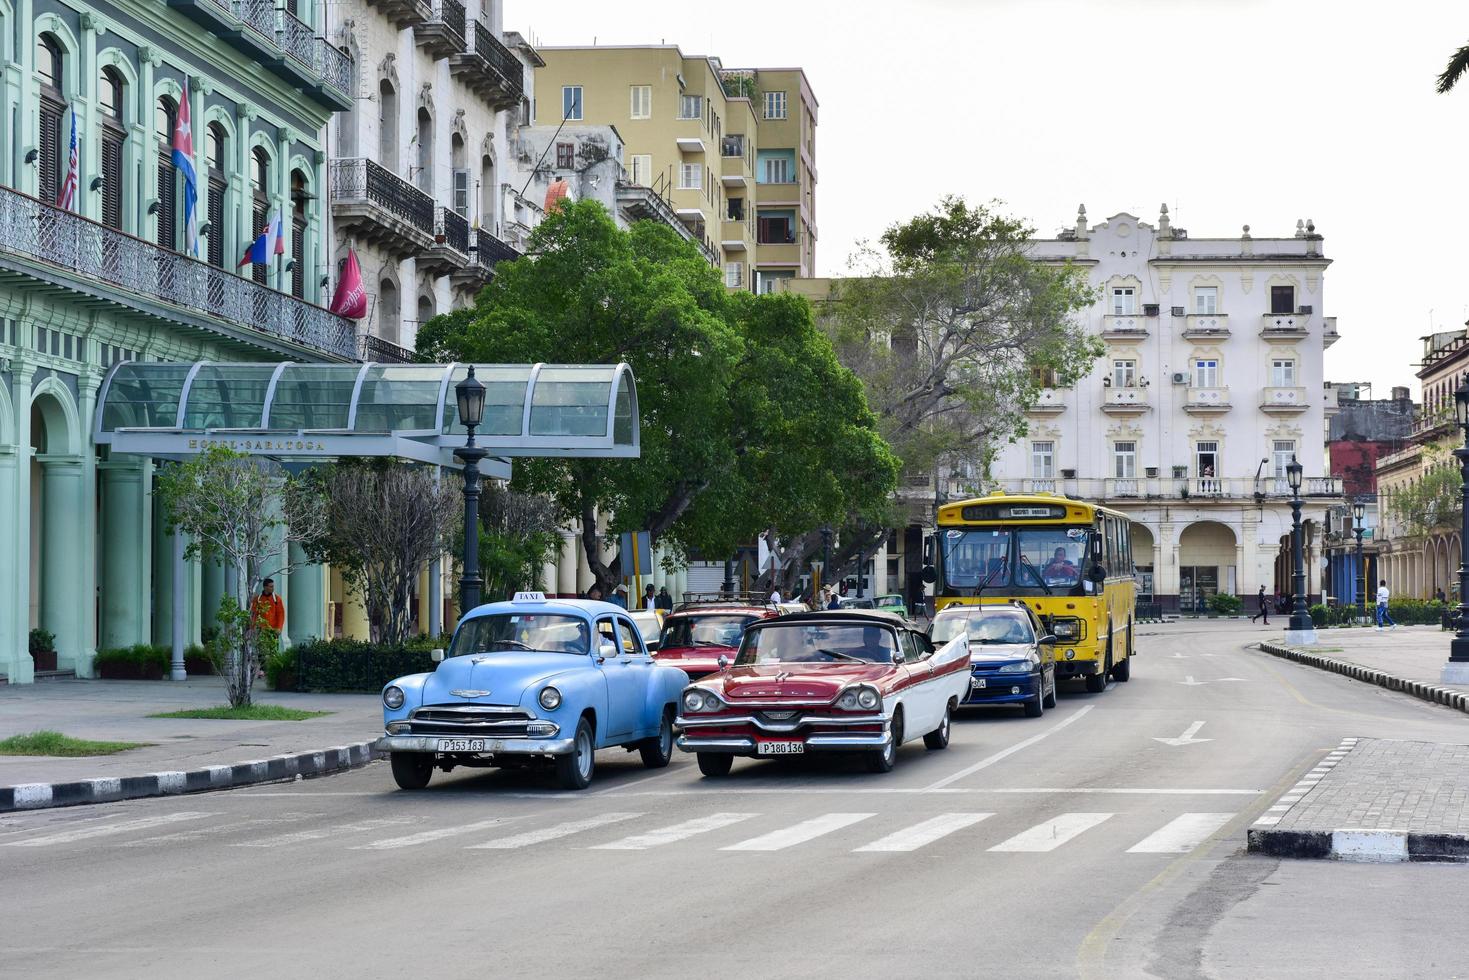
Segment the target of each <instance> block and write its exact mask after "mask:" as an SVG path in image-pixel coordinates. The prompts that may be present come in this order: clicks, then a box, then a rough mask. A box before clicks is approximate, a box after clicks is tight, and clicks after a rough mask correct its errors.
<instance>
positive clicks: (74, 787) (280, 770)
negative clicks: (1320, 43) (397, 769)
mask: <svg viewBox="0 0 1469 980" xmlns="http://www.w3.org/2000/svg"><path fill="white" fill-rule="evenodd" d="M372 744H373V743H372V742H354V743H353V744H351V745H339V746H336V747H334V748H329V749H317V750H316V751H314V752H299V753H296V754H294V755H277V756H272V757H270V758H269V759H252V760H250V761H248V762H238V763H235V764H234V765H232V766H209V767H207V768H204V769H190V770H188V771H186V772H184V771H177V772H155V773H149V774H148V775H146V776H112V777H109V778H105V779H83V780H79V781H77V782H72V783H25V784H22V785H20V786H0V813H8V812H11V811H15V810H42V809H46V808H47V807H58V806H83V805H86V804H91V803H113V802H116V801H118V800H137V799H143V798H144V797H149V796H175V795H178V794H180V793H203V792H208V791H210V790H222V789H234V788H236V787H238V786H254V785H257V784H259V783H279V782H288V781H291V780H295V779H309V778H312V777H314V776H327V775H330V774H332V773H336V772H346V771H347V770H349V769H358V768H361V767H362V766H365V765H367V764H368V763H369V762H372V761H373V760H374V759H378V758H381V757H382V754H381V753H378V752H374V751H373V749H372Z"/></svg>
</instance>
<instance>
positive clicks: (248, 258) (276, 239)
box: [240, 208, 286, 265]
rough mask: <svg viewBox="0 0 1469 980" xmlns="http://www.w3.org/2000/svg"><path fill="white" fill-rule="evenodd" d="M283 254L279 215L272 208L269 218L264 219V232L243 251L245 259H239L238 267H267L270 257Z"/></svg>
mask: <svg viewBox="0 0 1469 980" xmlns="http://www.w3.org/2000/svg"><path fill="white" fill-rule="evenodd" d="M285 254H286V240H285V239H284V238H282V237H281V213H280V212H279V211H277V210H275V209H274V208H272V209H271V211H270V216H269V217H267V218H266V219H265V230H264V231H262V232H261V233H260V237H259V238H257V239H255V241H253V242H251V243H250V247H249V248H247V249H245V257H244V258H242V259H240V265H267V264H269V263H270V259H271V256H273V255H285Z"/></svg>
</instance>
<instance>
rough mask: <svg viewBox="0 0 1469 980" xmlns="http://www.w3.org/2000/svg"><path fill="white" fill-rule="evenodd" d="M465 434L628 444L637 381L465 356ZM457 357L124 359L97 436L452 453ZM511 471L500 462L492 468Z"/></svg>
mask: <svg viewBox="0 0 1469 980" xmlns="http://www.w3.org/2000/svg"><path fill="white" fill-rule="evenodd" d="M474 371H475V377H476V378H477V379H478V380H479V381H480V383H481V384H483V385H484V386H485V411H484V421H483V423H482V424H481V425H480V426H479V428H478V429H477V430H476V431H475V443H476V444H477V445H479V446H483V447H484V448H485V449H487V450H488V451H489V452H490V454H491V456H492V457H501V458H505V459H509V458H512V457H516V456H585V457H603V458H609V457H610V458H623V459H630V458H636V457H637V456H638V453H639V425H638V398H637V387H636V384H635V382H634V379H633V373H632V369H631V368H630V367H628V366H627V365H626V364H615V365H587V364H476V365H475V366H474ZM467 373H468V365H465V364H377V363H368V364H297V363H294V362H284V363H277V364H243V363H233V362H218V363H216V362H207V361H200V362H195V363H192V364H189V363H164V362H156V363H155V362H142V361H125V362H123V363H121V364H118V365H116V366H114V367H113V368H112V369H111V370H110V371H109V372H108V374H107V377H106V379H105V380H104V381H103V382H102V389H101V391H100V393H99V395H98V399H97V417H96V423H95V432H94V439H95V441H96V443H97V444H99V445H108V446H111V447H112V451H113V452H115V453H134V454H139V455H145V456H152V457H156V458H160V459H182V458H185V457H187V456H191V455H194V454H196V453H198V452H199V451H200V450H201V449H204V448H206V447H208V446H211V445H215V444H222V445H225V446H229V447H230V448H232V449H235V450H237V451H240V452H249V453H251V454H252V455H261V456H269V457H272V458H276V459H280V460H282V461H294V462H304V461H307V460H310V459H334V458H341V457H349V456H394V457H398V458H402V459H411V460H417V461H418V462H422V463H430V464H437V465H444V466H458V465H459V464H458V462H457V461H456V460H455V459H454V457H453V451H454V449H455V448H456V447H458V446H463V445H464V439H465V432H464V426H462V425H461V424H460V423H459V419H458V408H457V406H456V404H455V394H454V386H455V385H456V384H457V383H459V382H460V381H462V380H463V379H464V377H465V376H466V375H467ZM494 470H495V468H493V467H492V468H491V475H503V476H508V475H509V468H508V466H505V467H503V471H504V472H503V474H499V473H496V472H494Z"/></svg>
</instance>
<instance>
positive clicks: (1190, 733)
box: [1153, 721, 1214, 746]
mask: <svg viewBox="0 0 1469 980" xmlns="http://www.w3.org/2000/svg"><path fill="white" fill-rule="evenodd" d="M1203 727H1204V723H1203V722H1202V721H1196V722H1194V723H1193V724H1192V725H1190V726H1188V727H1187V728H1185V729H1184V730H1183V734H1182V735H1180V736H1178V737H1177V738H1159V737H1158V736H1156V735H1154V736H1153V741H1155V742H1162V743H1163V744H1164V745H1174V746H1178V745H1197V744H1198V743H1199V742H1212V741H1214V740H1213V739H1212V738H1194V736H1195V735H1197V734H1198V733H1199V729H1200V728H1203Z"/></svg>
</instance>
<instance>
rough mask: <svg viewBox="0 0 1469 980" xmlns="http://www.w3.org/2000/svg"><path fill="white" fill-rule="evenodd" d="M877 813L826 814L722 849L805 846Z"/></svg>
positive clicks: (752, 849) (756, 849) (742, 849)
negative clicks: (810, 841) (811, 841)
mask: <svg viewBox="0 0 1469 980" xmlns="http://www.w3.org/2000/svg"><path fill="white" fill-rule="evenodd" d="M875 816H877V814H875V813H825V814H822V815H821V816H819V817H813V818H811V819H810V820H802V821H801V822H800V823H798V824H792V825H791V826H789V827H784V828H782V829H780V830H772V831H771V832H770V833H768V834H761V835H760V836H759V837H751V838H750V839H749V840H742V841H740V842H739V843H738V844H731V845H729V846H728V847H721V848H720V850H721V851H782V850H785V849H786V848H787V847H793V846H795V845H796V844H804V843H806V842H807V841H808V840H815V839H816V838H818V837H821V836H823V835H825V834H829V833H831V832H832V831H834V830H841V829H842V828H843V827H850V826H851V825H852V824H854V823H860V822H861V821H863V820H866V819H868V818H869V817H875Z"/></svg>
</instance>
